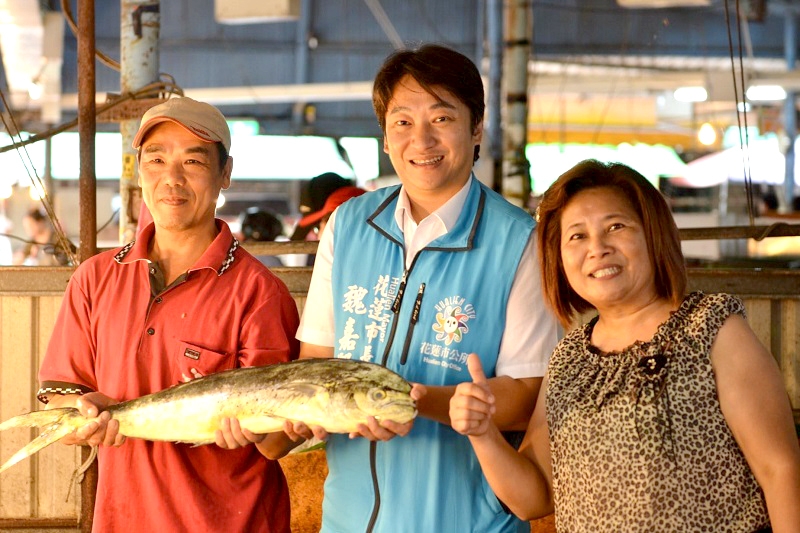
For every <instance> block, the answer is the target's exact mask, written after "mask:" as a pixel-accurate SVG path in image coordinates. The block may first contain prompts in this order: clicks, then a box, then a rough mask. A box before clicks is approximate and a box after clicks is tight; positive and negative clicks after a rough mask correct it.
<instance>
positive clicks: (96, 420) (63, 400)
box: [48, 392, 125, 446]
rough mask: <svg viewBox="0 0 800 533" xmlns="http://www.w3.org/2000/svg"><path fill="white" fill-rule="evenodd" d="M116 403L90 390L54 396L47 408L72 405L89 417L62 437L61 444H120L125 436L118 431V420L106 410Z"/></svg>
mask: <svg viewBox="0 0 800 533" xmlns="http://www.w3.org/2000/svg"><path fill="white" fill-rule="evenodd" d="M117 403H119V402H118V401H117V400H115V399H113V398H110V397H108V396H106V395H105V394H102V393H100V392H90V393H87V394H84V395H82V396H78V397H75V396H72V395H67V396H56V397H54V398H53V399H52V400H51V402H50V403H49V404H48V408H50V409H52V408H57V407H67V406H68V405H74V407H75V408H76V409H78V411H79V412H80V414H82V415H83V416H84V417H86V418H88V419H90V421H89V423H88V424H85V425H84V426H82V427H79V428H77V429H76V430H75V431H73V432H72V433H70V434H68V435H67V436H65V437H63V438H62V439H61V440H60V442H61V443H62V444H67V445H73V444H77V445H82V446H98V445H100V444H103V445H104V446H120V445H121V444H122V443H124V442H125V436H124V435H121V434H120V433H119V422H118V421H117V420H113V419H112V418H111V413H109V412H108V411H106V408H107V407H108V406H110V405H114V404H117Z"/></svg>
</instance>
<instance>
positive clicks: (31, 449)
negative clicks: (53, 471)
mask: <svg viewBox="0 0 800 533" xmlns="http://www.w3.org/2000/svg"><path fill="white" fill-rule="evenodd" d="M75 418H80V419H83V416H81V415H80V413H78V410H77V409H73V408H63V409H50V410H47V411H34V412H32V413H28V414H26V415H20V416H15V417H14V418H10V419H8V420H6V421H5V422H3V423H2V424H0V431H2V430H4V429H8V428H12V427H38V428H40V429H41V432H40V433H39V436H38V437H36V438H35V439H33V440H32V441H30V442H29V443H28V444H27V445H26V446H25V447H23V448H22V449H21V450H19V451H18V452H17V453H15V454H14V455H12V456H11V458H10V459H8V461H6V462H5V463H3V465H2V466H0V472H3V471H4V470H6V469H8V468H10V467H12V466H14V465H15V464H17V463H18V462H20V461H22V460H23V459H25V458H27V457H30V456H31V455H33V454H35V453H36V452H38V451H39V450H41V449H43V448H46V447H47V446H50V445H51V444H53V443H54V442H56V441H57V440H59V439H61V438H62V437H64V436H66V435H69V434H70V433H72V431H74V430H75V428H76V427H78V425H79V424H75V423H74V422H73V419H75Z"/></svg>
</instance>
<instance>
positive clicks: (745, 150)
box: [724, 0, 755, 226]
mask: <svg viewBox="0 0 800 533" xmlns="http://www.w3.org/2000/svg"><path fill="white" fill-rule="evenodd" d="M724 4H725V26H726V27H727V32H728V53H729V55H730V59H731V75H732V77H733V96H734V100H735V102H736V121H737V126H738V127H739V147H740V149H741V151H742V170H743V173H744V184H745V194H746V196H747V213H748V216H749V218H750V225H751V226H753V225H754V224H755V219H754V216H753V211H754V204H753V180H752V174H751V172H750V154H749V146H750V137H749V133H748V131H747V113H746V112H744V111H743V110H742V109H741V106H740V105H739V104H740V103H742V102H743V101H744V100H745V98H744V96H745V90H744V87H745V83H744V61H743V60H742V43H741V22H740V18H741V13H740V11H739V0H736V19H737V23H736V28H737V32H738V34H739V37H740V38H739V39H738V41H739V70H740V72H739V74H740V77H739V79H737V78H736V62H735V59H734V58H735V54H734V52H733V35H732V32H731V21H730V8H729V7H728V0H725V3H724ZM740 83H741V85H740ZM740 86H741V91H742V97H743V98H742V100H740V99H739V88H740ZM742 114H744V133H742Z"/></svg>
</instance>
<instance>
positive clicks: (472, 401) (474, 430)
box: [450, 353, 495, 436]
mask: <svg viewBox="0 0 800 533" xmlns="http://www.w3.org/2000/svg"><path fill="white" fill-rule="evenodd" d="M467 369H468V370H469V375H470V377H472V382H471V383H470V382H469V381H465V382H464V383H460V384H459V385H458V386H457V387H456V390H455V393H454V394H453V397H452V398H450V425H451V426H452V427H453V429H454V430H455V431H457V432H459V433H461V434H462V435H474V436H478V435H483V434H484V433H486V431H487V429H488V428H489V425H490V424H491V422H492V415H493V414H494V413H495V403H494V402H495V399H494V395H493V394H492V391H491V389H490V388H489V382H488V380H487V379H486V374H484V373H483V366H481V360H480V359H479V358H478V356H477V355H476V354H474V353H473V354H470V355H469V357H468V358H467Z"/></svg>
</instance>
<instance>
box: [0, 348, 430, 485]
mask: <svg viewBox="0 0 800 533" xmlns="http://www.w3.org/2000/svg"><path fill="white" fill-rule="evenodd" d="M410 391H411V385H410V384H409V383H408V382H407V381H406V380H404V379H403V378H402V377H400V376H399V375H398V374H396V373H394V372H392V371H391V370H388V369H386V368H384V367H382V366H380V365H376V364H373V363H365V362H361V361H353V360H346V359H302V360H299V361H292V362H289V363H280V364H275V365H268V366H260V367H248V368H237V369H233V370H228V371H225V372H219V373H217V374H212V375H209V376H204V377H201V378H198V379H195V380H192V381H189V382H187V383H182V384H180V385H176V386H174V387H170V388H168V389H164V390H162V391H160V392H156V393H153V394H149V395H147V396H142V397H141V398H136V399H135V400H129V401H126V402H121V403H118V404H115V405H112V406H110V407H109V408H108V409H107V411H108V412H109V413H111V417H112V418H113V419H115V420H117V421H118V422H119V432H120V433H121V434H122V435H125V436H126V437H134V438H140V439H145V440H155V441H167V442H185V443H191V444H197V445H199V444H209V443H212V442H214V434H215V432H216V431H217V430H218V429H220V427H221V424H220V423H221V420H222V419H223V418H237V419H238V420H239V422H240V424H241V426H242V427H243V428H245V429H248V430H250V431H252V432H254V433H271V432H275V431H280V430H281V428H282V427H283V424H284V422H285V421H286V420H291V421H293V422H304V423H306V424H307V425H309V426H321V427H323V428H325V430H326V431H328V432H329V433H349V432H351V431H355V430H356V428H357V426H358V425H359V424H365V423H366V421H367V418H368V417H370V416H373V417H375V418H376V419H378V420H393V421H395V422H399V423H406V422H409V421H410V420H412V419H413V418H414V417H415V416H416V414H417V410H416V405H415V402H414V400H413V399H412V398H411V396H410V394H409V393H410ZM90 421H91V419H89V418H86V417H84V416H83V415H81V414H80V413H79V412H78V410H77V409H75V408H72V407H66V408H56V409H48V410H45V411H34V412H32V413H27V414H24V415H20V416H16V417H13V418H11V419H9V420H6V421H5V422H3V423H2V424H0V431H2V430H5V429H9V428H13V427H38V428H39V429H40V435H39V436H38V437H37V438H36V439H34V440H33V441H31V442H30V443H29V444H28V445H27V446H25V447H24V448H22V449H21V450H20V451H18V452H17V453H16V454H14V455H13V456H12V457H11V458H10V459H8V460H7V461H6V462H5V463H4V464H3V465H2V466H0V472H2V471H3V470H5V469H7V468H9V467H11V466H12V465H14V464H16V463H18V462H19V461H21V460H23V459H25V458H26V457H29V456H31V455H33V454H34V453H36V452H38V451H39V450H41V449H43V448H45V447H47V446H49V445H50V444H52V443H53V442H56V441H58V440H59V439H61V438H62V437H64V436H66V435H69V434H70V433H72V432H73V431H75V430H76V429H78V428H80V427H82V426H84V425H85V424H87V423H88V422H90Z"/></svg>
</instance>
